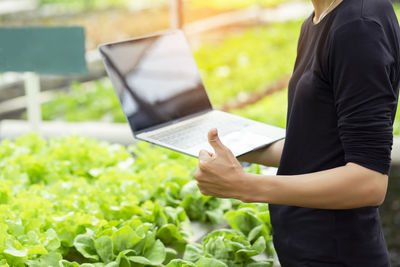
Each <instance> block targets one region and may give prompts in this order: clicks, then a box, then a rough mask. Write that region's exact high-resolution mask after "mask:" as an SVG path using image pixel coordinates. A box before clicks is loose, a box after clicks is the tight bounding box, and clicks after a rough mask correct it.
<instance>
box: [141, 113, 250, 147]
mask: <svg viewBox="0 0 400 267" xmlns="http://www.w3.org/2000/svg"><path fill="white" fill-rule="evenodd" d="M224 115H225V114H220V113H208V114H206V115H204V116H202V117H200V118H198V119H195V120H193V121H190V122H188V123H186V122H185V123H183V124H181V125H177V126H174V127H171V128H169V129H166V130H164V131H161V132H158V133H156V134H153V135H149V136H148V137H149V138H152V139H154V140H157V141H160V142H163V143H166V144H169V145H173V146H175V147H179V148H183V149H187V148H190V147H193V146H195V145H198V144H199V143H201V142H207V133H208V131H209V130H210V129H212V128H218V134H219V136H224V135H226V134H228V133H232V132H235V131H239V130H241V129H243V128H244V127H246V126H248V125H249V122H248V121H247V120H241V119H240V118H237V117H231V116H226V115H225V116H224Z"/></svg>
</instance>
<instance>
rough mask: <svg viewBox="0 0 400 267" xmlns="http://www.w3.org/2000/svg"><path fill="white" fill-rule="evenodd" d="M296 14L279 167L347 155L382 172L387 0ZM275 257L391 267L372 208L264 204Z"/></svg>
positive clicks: (388, 137)
mask: <svg viewBox="0 0 400 267" xmlns="http://www.w3.org/2000/svg"><path fill="white" fill-rule="evenodd" d="M313 16H314V13H313V14H312V15H311V16H310V17H309V18H308V19H307V20H306V21H305V22H304V23H303V25H302V29H301V34H300V38H299V44H298V54H297V59H296V63H295V67H294V71H293V76H292V78H291V80H290V83H289V90H288V115H287V128H286V139H285V144H284V148H283V154H282V158H281V161H280V165H279V168H278V175H279V174H280V175H296V174H304V173H311V172H316V171H322V170H326V169H331V168H335V167H338V166H343V165H345V164H346V163H347V162H353V163H356V164H359V165H361V166H364V167H366V168H369V169H371V170H375V171H378V172H380V173H383V174H388V173H389V168H390V154H391V147H392V140H393V134H392V131H393V127H392V126H393V121H394V116H395V112H396V106H397V98H398V88H399V78H400V68H399V62H400V60H399V58H400V55H399V53H400V50H399V43H400V30H399V24H398V21H397V18H396V16H395V13H394V11H393V7H392V5H391V3H390V1H389V0H343V1H342V2H341V3H340V4H339V5H338V6H337V7H336V8H335V9H333V10H332V11H331V12H330V13H328V15H327V16H326V17H325V18H324V19H323V20H322V21H321V22H320V23H318V24H313V22H312V18H313ZM270 212H271V221H272V226H273V229H274V244H275V247H276V249H277V251H278V255H279V258H280V260H281V263H282V266H283V267H286V266H296V267H298V266H318V267H319V266H357V267H359V266H363V267H367V266H371V267H372V266H373V267H379V266H389V263H388V256H387V249H386V245H385V242H384V239H383V235H382V230H381V226H380V221H379V212H378V209H377V207H365V208H359V209H350V210H322V209H310V208H302V207H293V206H285V205H270Z"/></svg>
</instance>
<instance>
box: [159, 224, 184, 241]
mask: <svg viewBox="0 0 400 267" xmlns="http://www.w3.org/2000/svg"><path fill="white" fill-rule="evenodd" d="M156 237H157V238H159V239H161V241H162V242H163V243H164V244H166V245H169V244H172V243H174V242H176V241H179V240H184V239H183V237H182V235H181V234H180V233H179V231H178V228H177V227H176V225H175V224H170V223H169V224H165V225H163V226H161V227H160V228H159V229H158V230H157V235H156Z"/></svg>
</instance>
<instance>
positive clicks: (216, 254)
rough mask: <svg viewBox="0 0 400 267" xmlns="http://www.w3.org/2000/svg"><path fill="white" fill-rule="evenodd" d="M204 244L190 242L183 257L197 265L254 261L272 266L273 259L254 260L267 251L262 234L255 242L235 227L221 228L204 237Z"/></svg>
mask: <svg viewBox="0 0 400 267" xmlns="http://www.w3.org/2000/svg"><path fill="white" fill-rule="evenodd" d="M202 243H203V246H200V245H198V244H189V245H187V246H186V251H185V254H184V257H183V259H184V260H187V261H189V262H196V264H197V265H196V266H218V267H227V266H229V267H242V266H250V264H252V263H258V264H261V265H260V266H272V263H273V261H272V260H271V259H268V258H267V259H265V260H262V261H256V260H254V258H253V257H254V256H256V255H260V254H262V253H263V252H265V249H266V242H265V239H264V237H263V236H260V237H259V238H258V239H257V240H256V241H255V242H253V244H251V243H250V241H249V240H248V239H247V237H246V236H245V235H244V234H243V233H241V232H240V231H238V230H235V229H220V230H215V231H213V232H211V233H209V234H208V235H207V236H206V237H205V238H203V241H202Z"/></svg>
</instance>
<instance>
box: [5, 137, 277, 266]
mask: <svg viewBox="0 0 400 267" xmlns="http://www.w3.org/2000/svg"><path fill="white" fill-rule="evenodd" d="M133 156H134V157H133ZM195 166H196V160H195V159H193V158H189V157H186V156H183V155H181V154H178V153H175V152H171V151H168V150H165V149H161V148H151V147H150V146H149V145H148V144H146V143H139V144H137V145H136V146H132V147H129V148H128V149H127V148H125V147H123V146H120V145H112V144H107V143H99V142H96V141H94V140H89V139H85V138H81V137H68V138H56V139H52V140H50V141H49V142H47V141H45V140H43V139H41V138H39V137H38V136H36V135H27V136H24V137H21V138H18V139H17V140H16V141H15V142H11V141H9V140H4V141H2V142H1V143H0V203H1V204H0V210H1V212H0V217H1V219H0V262H1V265H0V266H3V267H4V266H96V267H99V266H107V267H111V266H170V267H171V266H221V267H223V266H238V267H239V266H253V267H255V266H272V262H273V260H272V255H273V247H272V243H271V235H270V223H269V212H268V206H267V205H266V204H245V203H241V202H240V201H238V200H233V199H219V198H214V197H209V196H203V195H202V194H201V193H200V192H199V190H198V187H197V184H196V182H195V180H194V179H193V177H192V174H193V172H194V169H195ZM248 171H252V172H256V173H257V172H259V169H258V167H257V166H251V167H249V168H248ZM191 221H196V222H201V223H202V224H204V225H207V226H208V227H209V228H215V227H216V226H218V227H221V225H223V224H224V223H225V224H227V225H229V226H228V227H225V228H224V229H219V230H215V231H212V232H211V233H209V234H208V235H207V236H206V237H204V238H203V239H202V240H196V239H198V236H197V237H196V235H195V233H193V227H191ZM196 241H197V242H196ZM255 256H258V257H255Z"/></svg>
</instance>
